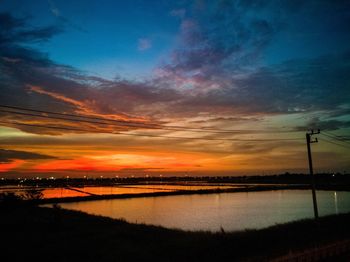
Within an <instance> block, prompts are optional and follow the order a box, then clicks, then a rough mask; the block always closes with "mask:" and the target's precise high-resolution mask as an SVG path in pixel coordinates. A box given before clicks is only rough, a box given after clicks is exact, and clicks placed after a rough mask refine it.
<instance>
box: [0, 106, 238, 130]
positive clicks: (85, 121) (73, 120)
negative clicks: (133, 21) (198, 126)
mask: <svg viewBox="0 0 350 262" xmlns="http://www.w3.org/2000/svg"><path fill="white" fill-rule="evenodd" d="M0 112H4V113H10V114H16V115H24V116H34V117H40V118H48V119H58V120H65V121H72V122H84V123H91V124H97V125H108V126H111V125H112V126H117V127H137V128H147V129H156V130H169V131H190V132H201V133H213V134H222V133H226V134H232V133H239V132H242V131H238V130H235V131H233V130H232V131H228V130H226V131H224V130H223V131H211V130H192V129H188V130H185V129H184V130H182V129H177V128H167V127H166V126H165V127H153V126H150V127H144V126H135V125H129V124H128V125H120V124H116V123H106V122H96V121H90V120H85V119H72V118H65V117H59V116H48V115H38V114H31V113H25V112H15V111H9V110H3V109H0Z"/></svg>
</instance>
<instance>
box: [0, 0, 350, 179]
mask: <svg viewBox="0 0 350 262" xmlns="http://www.w3.org/2000/svg"><path fill="white" fill-rule="evenodd" d="M349 25H350V3H349V1H342V0H310V1H301V0H294V1H292V0H290V1H288V0H285V1H282V0H232V1H230V0H217V1H209V0H208V1H205V0H192V1H190V0H180V1H164V0H163V1H162V0H158V1H157V0H152V1H148V0H130V1H112V0H102V1H93V0H84V1H82V0H80V1H79V0H77V1H65V0H62V1H58V0H35V1H25V0H22V1H20V0H11V1H10V0H0V94H1V95H0V177H9V178H11V177H13V178H15V177H36V176H40V177H49V176H55V177H64V176H68V175H69V176H71V177H82V176H91V177H93V176H101V175H103V176H106V177H114V176H121V177H122V176H131V175H134V176H145V175H154V176H160V175H162V176H174V175H178V176H183V175H196V176H200V175H211V176H219V175H220V176H221V175H251V174H254V175H263V174H275V173H284V172H304V173H305V172H308V162H307V153H306V142H305V133H306V132H308V131H309V130H311V129H315V130H317V129H320V130H321V133H320V134H318V135H314V136H313V138H316V137H317V139H318V143H313V144H312V145H311V148H312V153H313V161H314V168H315V171H316V172H350V140H349V137H350V132H349V131H350V45H349V43H350V26H349ZM33 110H34V111H33ZM35 110H36V111H35ZM54 113H56V114H54ZM57 113H58V114H57ZM67 118H69V120H67ZM72 119H73V120H72ZM97 122H98V123H97Z"/></svg>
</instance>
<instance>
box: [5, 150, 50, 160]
mask: <svg viewBox="0 0 350 262" xmlns="http://www.w3.org/2000/svg"><path fill="white" fill-rule="evenodd" d="M54 158H56V157H53V156H49V155H44V154H38V153H33V152H26V151H18V150H8V149H1V148H0V163H9V162H12V161H13V160H14V159H21V160H36V159H54Z"/></svg>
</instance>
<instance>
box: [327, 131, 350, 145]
mask: <svg viewBox="0 0 350 262" xmlns="http://www.w3.org/2000/svg"><path fill="white" fill-rule="evenodd" d="M323 135H324V136H326V137H328V138H331V139H335V140H338V141H339V142H343V143H347V144H349V145H350V141H348V140H344V139H343V138H341V137H340V136H337V135H333V134H331V133H328V132H326V134H323Z"/></svg>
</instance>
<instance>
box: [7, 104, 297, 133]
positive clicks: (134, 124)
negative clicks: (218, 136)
mask: <svg viewBox="0 0 350 262" xmlns="http://www.w3.org/2000/svg"><path fill="white" fill-rule="evenodd" d="M0 107H2V108H7V109H14V110H21V111H29V112H34V113H40V114H46V115H34V114H31V116H37V117H47V114H51V115H56V116H55V118H57V119H61V118H58V117H57V115H58V116H62V117H65V119H64V120H67V121H77V120H80V121H82V122H87V121H89V122H90V120H98V121H103V122H96V121H91V122H90V123H95V124H110V123H107V122H112V123H118V124H120V125H122V126H129V127H137V128H147V129H164V130H172V131H191V132H207V133H239V132H258V133H296V132H300V131H297V130H274V129H269V130H257V129H235V130H229V129H218V128H210V127H200V128H196V127H184V126H176V125H161V124H157V123H143V122H137V121H130V120H118V119H111V118H102V117H92V116H82V115H77V114H69V113H59V112H53V111H47V110H38V109H31V108H25V107H18V106H9V105H1V104H0ZM1 111H7V113H13V114H22V115H25V114H27V115H29V114H30V113H23V112H15V111H9V110H4V109H1ZM51 117H52V116H51ZM67 117H69V119H68V118H67ZM72 117H74V118H78V119H72ZM86 119H88V120H86Z"/></svg>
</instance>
